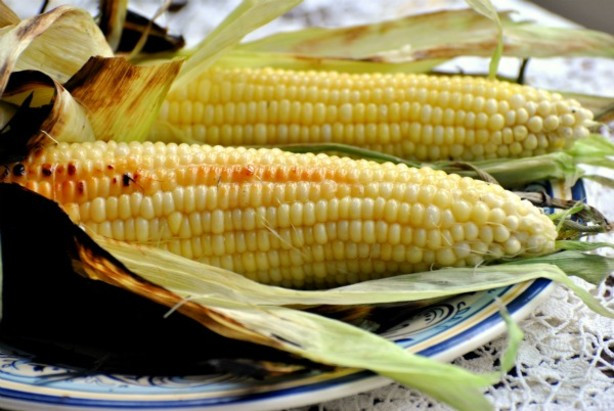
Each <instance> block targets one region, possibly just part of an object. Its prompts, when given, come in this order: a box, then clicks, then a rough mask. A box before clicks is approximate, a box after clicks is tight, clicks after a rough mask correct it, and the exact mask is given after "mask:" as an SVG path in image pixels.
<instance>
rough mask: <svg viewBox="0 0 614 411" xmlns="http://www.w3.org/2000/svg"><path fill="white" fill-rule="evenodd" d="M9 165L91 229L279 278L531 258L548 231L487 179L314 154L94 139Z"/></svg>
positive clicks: (373, 274)
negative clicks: (484, 180) (94, 140)
mask: <svg viewBox="0 0 614 411" xmlns="http://www.w3.org/2000/svg"><path fill="white" fill-rule="evenodd" d="M8 171H9V172H8V173H7V174H6V175H5V176H4V179H3V181H4V182H17V183H19V184H21V185H24V186H26V187H28V188H30V189H32V190H33V191H36V192H38V193H40V194H42V195H44V196H46V197H48V198H51V199H54V200H56V201H57V202H59V203H60V204H61V205H62V206H63V208H64V209H65V210H66V211H67V213H68V214H69V215H70V216H71V218H72V219H73V221H75V222H79V223H81V224H83V225H85V226H86V227H87V228H89V229H91V230H93V231H94V232H97V233H99V234H102V235H104V236H108V237H112V238H114V239H117V240H124V241H129V242H138V243H142V244H149V245H151V246H158V247H162V248H165V249H168V250H170V251H172V252H174V253H177V254H181V255H183V256H185V257H188V258H192V259H196V260H200V261H202V262H204V263H208V264H211V265H215V266H219V267H223V268H226V269H229V270H233V271H236V272H239V273H242V274H244V275H246V276H248V277H250V278H253V279H255V280H258V281H261V282H264V283H270V284H279V285H283V286H288V287H307V288H315V287H327V286H333V285H341V284H348V283H353V282H357V281H359V280H366V279H371V278H377V277H381V276H386V275H391V274H395V273H400V272H416V271H424V270H428V269H430V268H436V267H444V266H457V267H462V266H475V265H477V264H480V263H481V262H483V261H487V260H491V259H496V258H500V257H503V256H515V255H531V254H541V253H545V252H549V251H552V250H553V249H554V240H555V238H556V229H555V227H554V225H553V223H552V222H551V221H550V219H549V218H548V217H547V216H545V215H543V214H542V212H541V210H540V209H538V208H536V207H534V206H533V205H531V204H530V203H528V202H527V201H524V200H521V199H520V198H519V197H518V196H517V195H515V194H513V193H512V192H509V191H506V190H505V189H503V188H502V187H500V186H498V185H493V184H488V183H485V182H482V181H477V180H473V179H470V178H467V177H460V176H458V175H448V174H446V173H444V172H442V171H434V170H432V169H429V168H422V169H415V168H409V167H407V166H405V165H393V164H391V163H386V164H378V163H374V162H370V161H365V160H352V159H349V158H338V157H334V156H327V155H324V154H319V155H314V154H293V153H288V152H283V151H280V150H277V149H258V150H256V149H246V148H224V147H220V146H217V147H209V146H201V145H192V146H190V145H175V144H168V145H167V144H163V143H155V144H154V143H142V144H141V143H129V144H125V143H115V142H109V143H105V142H102V141H97V142H94V143H82V144H72V145H69V144H66V143H60V144H58V145H55V146H53V147H49V148H46V149H44V150H40V151H38V152H36V153H34V154H32V155H31V156H30V157H29V158H28V159H27V160H26V161H24V162H22V163H18V164H13V165H12V166H11V167H10V168H9V169H8Z"/></svg>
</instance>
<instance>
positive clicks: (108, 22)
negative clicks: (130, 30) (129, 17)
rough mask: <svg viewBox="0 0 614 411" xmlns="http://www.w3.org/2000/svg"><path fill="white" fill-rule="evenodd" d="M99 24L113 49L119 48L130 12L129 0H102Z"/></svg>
mask: <svg viewBox="0 0 614 411" xmlns="http://www.w3.org/2000/svg"><path fill="white" fill-rule="evenodd" d="M100 4H101V6H100V20H99V22H98V26H99V27H100V29H101V30H102V33H103V34H104V35H105V38H106V39H107V43H109V46H111V48H112V49H113V50H117V46H119V42H120V40H121V37H122V31H123V29H124V22H125V21H126V14H127V12H128V0H102V1H101V2H100Z"/></svg>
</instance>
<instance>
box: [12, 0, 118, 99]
mask: <svg viewBox="0 0 614 411" xmlns="http://www.w3.org/2000/svg"><path fill="white" fill-rule="evenodd" d="M96 55H97V56H106V57H110V56H112V55H113V52H112V50H111V49H110V48H109V46H108V44H107V43H106V40H105V39H104V36H103V35H102V33H101V32H100V30H99V29H98V26H96V24H95V23H94V21H93V19H92V17H91V16H90V15H89V14H88V13H87V12H86V11H84V10H80V9H76V8H72V7H68V6H61V7H58V8H56V9H54V10H51V11H49V12H47V13H44V14H40V15H37V16H34V17H32V18H29V19H26V20H23V21H21V22H20V23H18V24H15V25H10V26H5V27H4V28H2V29H0V95H2V92H3V90H4V88H5V87H6V83H7V82H8V78H9V76H10V74H11V73H12V72H13V71H16V70H17V71H19V70H39V71H42V72H43V73H45V74H47V75H49V76H50V77H51V78H52V79H54V80H56V81H58V82H59V83H64V82H65V81H67V80H68V79H69V78H70V77H71V76H72V75H73V74H75V73H76V72H77V71H78V70H79V69H80V68H81V66H83V64H84V63H85V62H86V61H87V60H88V59H89V58H90V57H91V56H96Z"/></svg>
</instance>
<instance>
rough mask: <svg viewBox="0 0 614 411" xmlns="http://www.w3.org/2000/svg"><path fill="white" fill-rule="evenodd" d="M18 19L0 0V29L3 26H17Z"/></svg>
mask: <svg viewBox="0 0 614 411" xmlns="http://www.w3.org/2000/svg"><path fill="white" fill-rule="evenodd" d="M19 21H20V18H19V16H18V15H17V14H15V12H13V10H11V8H10V7H9V6H7V5H6V4H5V3H4V1H2V0H0V28H2V27H4V26H10V25H13V24H18V23H19Z"/></svg>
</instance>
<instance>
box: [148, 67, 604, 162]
mask: <svg viewBox="0 0 614 411" xmlns="http://www.w3.org/2000/svg"><path fill="white" fill-rule="evenodd" d="M159 119H160V120H162V121H164V122H168V123H169V124H171V125H173V126H174V127H176V128H177V129H179V130H180V131H181V133H182V134H183V135H184V136H185V137H187V138H190V139H193V140H195V141H197V142H203V143H206V144H212V145H214V144H221V145H228V146H230V145H278V144H290V143H309V142H312V143H318V142H336V143H345V144H352V145H356V146H361V147H365V148H369V149H372V150H378V151H383V152H386V153H389V154H393V155H396V156H399V157H403V158H408V159H417V160H421V161H436V160H450V159H457V160H467V161H471V160H481V159H488V158H497V157H524V156H531V155H538V154H543V153H546V152H549V151H553V150H559V149H562V148H565V147H567V146H569V145H570V144H571V143H572V142H573V141H574V140H575V139H577V138H581V137H583V136H586V135H587V134H588V133H589V131H588V129H587V124H588V123H589V122H590V120H591V119H592V113H591V112H590V111H589V110H586V109H583V108H582V107H580V106H579V104H578V103H577V102H576V101H574V100H565V99H563V98H562V97H561V95H559V94H551V93H548V92H545V91H540V90H536V89H534V88H531V87H527V86H521V85H517V84H512V83H508V82H502V81H491V80H487V79H483V78H478V77H469V76H465V77H463V76H453V77H447V76H428V75H415V74H348V73H337V72H315V71H312V72H295V71H284V70H278V69H271V68H264V69H249V68H241V69H225V68H214V69H211V70H209V71H205V72H203V73H202V75H201V76H200V77H199V78H198V79H197V80H196V82H195V83H194V84H190V85H188V86H185V87H181V88H179V89H177V90H174V91H173V92H172V93H170V94H169V96H168V97H167V100H166V101H165V102H164V104H163V105H162V109H161V111H160V115H159ZM164 132H165V131H164V130H163V129H157V128H154V130H153V131H152V134H151V135H150V138H151V139H152V140H164V139H165V138H167V137H168V136H167V135H164Z"/></svg>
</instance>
